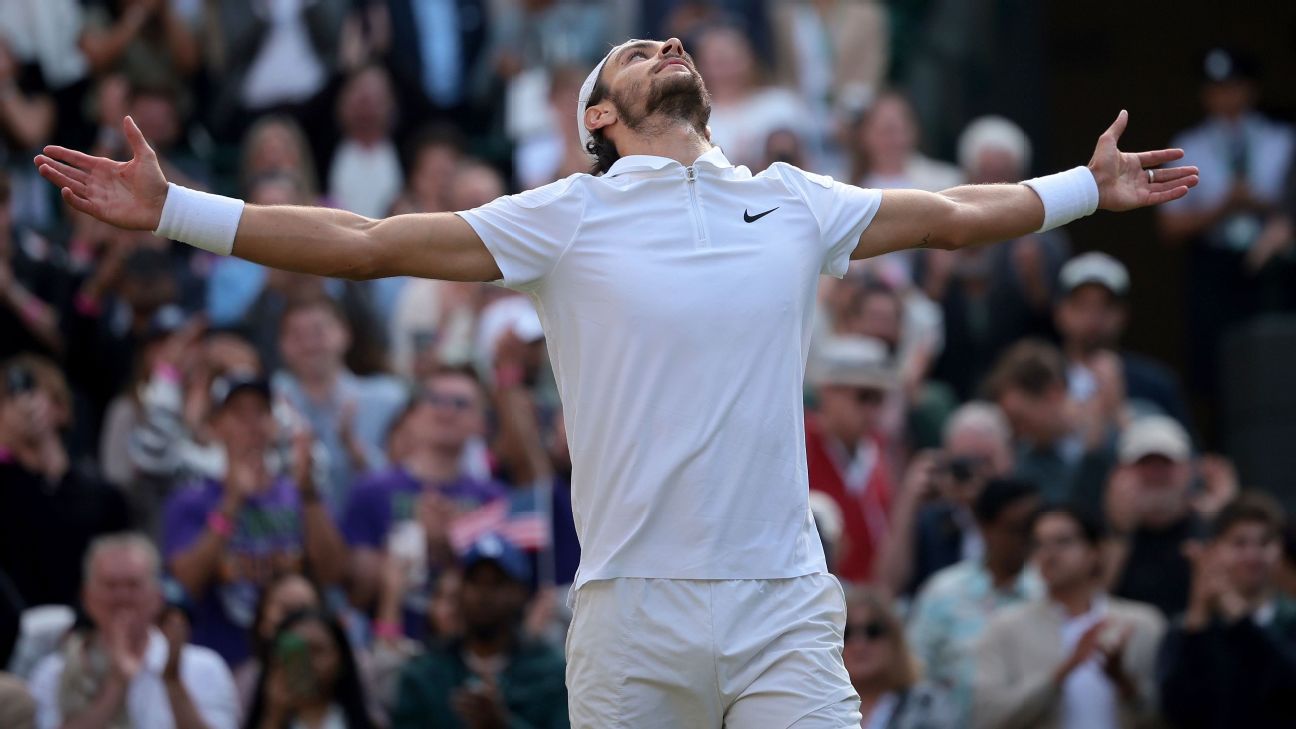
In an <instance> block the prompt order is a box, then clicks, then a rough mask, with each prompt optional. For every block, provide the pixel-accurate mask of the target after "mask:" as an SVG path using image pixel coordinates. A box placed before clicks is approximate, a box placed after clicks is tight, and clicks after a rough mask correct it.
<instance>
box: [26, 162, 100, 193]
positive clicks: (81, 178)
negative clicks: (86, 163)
mask: <svg viewBox="0 0 1296 729" xmlns="http://www.w3.org/2000/svg"><path fill="white" fill-rule="evenodd" d="M36 159H37V160H40V162H38V163H37V168H39V167H41V166H47V167H53V168H54V169H55V170H57V171H58V172H61V173H63V175H64V176H66V177H67V178H68V179H70V180H76V181H77V182H79V183H81V184H82V185H84V184H86V183H88V182H90V173H89V172H86V171H85V170H78V169H77V168H75V167H73V166H72V165H65V164H63V163H62V162H59V161H58V160H56V159H50V158H49V157H46V156H45V155H43V154H42V155H38V156H37V157H36ZM83 194H84V193H83Z"/></svg>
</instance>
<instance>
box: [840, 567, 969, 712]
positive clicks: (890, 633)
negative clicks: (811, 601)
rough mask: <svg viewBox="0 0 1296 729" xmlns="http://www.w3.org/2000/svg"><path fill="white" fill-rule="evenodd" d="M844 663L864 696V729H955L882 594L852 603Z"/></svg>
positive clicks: (860, 595) (866, 594) (863, 595)
mask: <svg viewBox="0 0 1296 729" xmlns="http://www.w3.org/2000/svg"><path fill="white" fill-rule="evenodd" d="M842 658H843V660H844V661H845V663H846V672H847V673H849V674H850V680H851V685H853V686H854V687H855V691H856V692H858V693H859V696H860V713H861V714H862V715H863V717H864V721H863V723H861V724H860V726H861V727H863V729H943V728H945V727H951V726H954V718H953V715H952V714H951V713H950V710H949V708H948V706H949V704H948V703H947V702H945V701H944V700H943V699H942V698H941V697H940V695H939V694H938V693H937V692H936V690H935V689H934V688H933V687H932V686H931V685H930V684H927V683H925V682H923V681H920V680H919V672H918V661H917V659H916V658H914V655H913V654H912V653H910V652H909V644H908V643H907V642H906V641H905V635H904V627H903V626H902V625H901V623H900V619H899V618H898V617H896V614H895V612H894V611H893V610H892V609H891V605H890V601H889V600H888V599H887V597H886V596H885V594H884V593H883V592H881V591H880V590H877V589H875V588H864V589H862V590H860V591H859V592H856V593H854V594H853V595H852V597H851V599H850V600H849V601H848V602H847V608H846V635H845V646H844V648H843V650H842Z"/></svg>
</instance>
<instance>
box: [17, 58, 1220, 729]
mask: <svg viewBox="0 0 1296 729" xmlns="http://www.w3.org/2000/svg"><path fill="white" fill-rule="evenodd" d="M580 96H581V97H580V99H579V101H578V110H577V111H578V119H579V125H580V131H581V134H582V138H584V139H586V143H587V149H588V150H589V151H590V152H591V155H592V156H594V157H595V158H596V159H597V163H596V165H595V170H596V172H598V173H601V174H598V175H586V174H578V175H573V176H571V177H568V178H566V179H563V180H559V181H557V182H554V183H552V184H549V185H546V186H544V187H541V188H537V189H535V190H531V191H528V192H524V193H522V194H519V195H512V196H508V197H503V198H500V199H498V200H495V201H494V202H492V203H489V204H487V205H484V206H482V207H480V208H476V209H474V210H468V211H463V212H459V213H445V214H431V215H402V216H397V217H393V218H388V219H385V220H370V219H366V218H362V217H360V216H357V215H353V214H351V213H347V212H342V211H338V210H322V209H314V208H300V207H278V206H270V207H261V206H244V205H243V204H242V203H241V202H239V201H233V200H230V199H228V198H217V197H216V196H209V195H205V194H202V193H195V192H193V191H189V190H186V189H184V188H181V187H177V186H174V185H170V186H169V185H168V184H167V182H166V180H165V179H164V177H163V175H162V173H161V171H160V169H159V168H158V165H157V161H156V157H155V156H154V154H153V152H152V151H151V150H150V149H149V147H148V145H147V143H146V142H145V141H144V139H143V137H142V136H141V135H140V133H139V130H138V129H136V128H135V126H134V124H133V123H131V121H130V120H129V119H128V120H126V122H125V129H126V135H127V138H128V139H129V140H130V142H131V147H132V150H133V152H134V155H135V157H134V159H132V160H131V161H129V162H113V161H110V160H105V159H98V158H94V157H90V156H87V155H84V154H81V153H79V152H75V151H72V150H67V149H63V148H59V147H50V148H47V149H46V150H45V154H43V155H41V156H38V157H37V158H36V164H37V166H38V167H39V168H40V171H41V174H43V175H44V176H45V177H46V179H48V180H50V181H51V182H53V183H54V184H56V185H58V186H59V187H61V188H62V194H63V197H64V199H65V200H66V201H67V202H68V203H69V204H70V205H71V206H72V207H74V208H76V209H78V210H81V211H84V212H86V213H89V214H90V215H93V216H95V217H97V218H100V219H102V220H105V221H107V222H109V223H111V224H113V225H117V226H120V227H124V228H133V229H143V230H156V231H157V232H158V234H159V235H163V236H165V237H169V238H173V239H176V240H181V241H183V242H186V243H190V244H192V245H197V246H200V247H203V248H206V249H207V250H213V251H216V252H218V253H225V254H228V253H233V254H235V255H238V256H240V257H242V258H246V259H248V260H251V261H255V262H257V263H261V264H263V265H267V266H273V267H277V268H284V269H289V270H293V271H302V272H307V273H314V274H320V275H325V276H344V277H349V278H374V277H380V276H397V275H407V276H425V277H430V278H440V279H450V280H457V281H499V280H502V281H503V284H504V285H505V286H508V287H510V288H513V289H517V290H519V291H522V292H525V293H526V294H528V295H529V296H530V297H531V298H532V299H533V300H534V301H535V303H536V307H537V310H538V311H539V313H540V317H541V320H542V322H543V324H544V329H545V334H546V337H547V342H548V347H549V354H550V357H551V358H552V360H553V364H554V371H555V373H556V374H557V377H558V384H559V388H560V392H561V396H562V401H563V406H564V418H565V422H566V426H567V433H568V438H569V442H570V445H571V453H572V462H573V475H572V502H573V510H574V512H575V518H576V529H577V532H578V533H579V535H580V541H581V547H582V555H581V565H580V570H579V571H578V573H577V576H576V581H575V584H574V587H573V595H572V599H573V600H574V603H575V606H574V608H575V617H574V620H573V623H572V626H571V632H570V635H569V637H568V648H567V656H568V667H567V682H568V688H569V693H570V697H571V698H570V709H571V719H572V725H573V726H576V727H600V728H602V727H610V726H677V727H690V728H693V727H701V728H707V727H717V728H718V727H721V726H728V727H793V726H795V727H798V729H805V728H806V727H834V728H836V727H846V726H859V722H860V715H859V713H858V705H859V701H858V698H857V697H856V695H855V692H854V690H852V688H851V686H850V680H849V678H848V677H847V675H846V671H845V670H844V668H843V666H842V659H841V645H842V628H843V623H844V618H845V611H844V604H843V599H842V594H841V592H840V587H839V585H838V584H837V581H836V580H835V579H834V578H833V577H832V576H831V575H829V574H828V573H827V571H826V570H825V568H824V559H823V552H822V549H821V547H820V543H819V539H818V536H817V534H816V531H815V527H814V523H813V520H812V518H811V516H810V510H809V508H808V506H807V501H808V497H807V484H806V455H805V448H804V442H805V438H804V430H803V427H804V426H803V422H802V401H801V385H802V379H803V376H804V371H805V362H806V356H807V353H808V351H809V344H810V342H809V338H810V332H811V324H812V321H811V319H812V316H813V310H814V302H815V291H816V286H817V280H818V277H819V275H820V274H821V273H826V274H831V275H834V276H838V277H840V276H842V275H843V274H844V273H845V272H846V269H847V266H848V265H849V263H850V260H851V259H859V258H869V257H872V256H877V255H881V254H883V253H888V252H890V251H896V250H901V249H905V248H913V247H924V246H930V247H939V248H951V249H952V248H960V247H963V246H968V245H975V244H977V243H984V242H989V241H999V240H1010V239H1013V238H1017V237H1019V236H1022V235H1025V234H1027V233H1030V232H1033V231H1036V230H1040V229H1042V228H1050V227H1056V226H1057V225H1061V224H1064V223H1066V222H1067V221H1069V220H1072V219H1074V218H1076V217H1080V216H1082V215H1086V214H1089V213H1091V212H1093V210H1094V209H1095V208H1096V207H1102V208H1104V209H1108V210H1128V209H1132V208H1136V207H1141V206H1146V205H1154V204H1157V203H1160V202H1164V201H1166V200H1171V199H1175V198H1178V197H1181V196H1183V195H1184V194H1186V193H1187V191H1188V188H1189V187H1191V186H1193V185H1195V184H1196V182H1197V178H1196V170H1195V169H1193V168H1173V169H1157V170H1155V171H1149V170H1148V169H1145V168H1149V167H1155V166H1158V165H1161V164H1163V163H1165V162H1168V161H1171V160H1174V159H1178V158H1179V156H1180V155H1181V153H1180V152H1179V151H1178V150H1161V151H1155V152H1144V153H1142V154H1128V153H1121V152H1119V151H1118V150H1117V148H1116V142H1117V139H1118V138H1119V136H1120V133H1121V131H1122V130H1123V129H1124V127H1125V123H1126V114H1125V113H1124V112H1121V114H1120V116H1118V117H1117V119H1116V122H1115V123H1114V124H1113V125H1112V127H1111V128H1110V129H1109V130H1108V131H1107V132H1106V133H1104V134H1103V135H1102V137H1101V138H1100V139H1099V142H1098V146H1097V149H1096V150H1095V153H1094V157H1093V160H1092V161H1091V162H1090V164H1089V167H1088V168H1084V167H1077V168H1075V169H1073V170H1071V171H1069V172H1064V173H1060V174H1058V175H1051V176H1048V177H1043V178H1038V179H1036V180H1031V181H1028V183H1027V184H1025V185H985V186H965V187H957V188H953V189H951V190H947V191H945V192H943V193H939V194H931V193H925V192H916V191H909V190H888V191H886V192H879V191H876V190H863V189H860V188H856V187H852V186H850V185H845V184H842V183H839V182H834V181H832V180H831V179H829V178H826V177H821V176H819V175H813V174H810V173H807V172H803V171H801V170H799V169H796V168H795V167H792V166H790V165H786V164H782V163H779V164H775V165H773V166H771V167H770V168H769V169H768V170H766V171H764V172H762V173H760V174H758V175H755V176H753V175H752V174H751V173H750V172H749V171H748V170H747V169H746V168H745V167H734V166H732V165H730V164H729V162H728V161H727V160H726V159H725V157H724V155H723V154H722V153H721V151H720V150H719V149H718V148H716V147H713V146H712V145H711V144H710V141H709V135H708V132H707V128H706V122H707V119H708V117H709V114H710V101H709V97H708V95H707V92H706V88H705V86H704V85H703V83H702V79H701V77H700V76H699V75H698V73H697V71H696V70H695V68H694V65H693V61H692V59H691V58H690V57H689V56H688V54H687V53H685V52H684V48H683V46H682V44H681V43H680V42H679V41H678V40H676V39H670V40H668V41H666V42H659V41H629V42H627V43H624V44H622V45H620V46H618V47H617V48H614V49H613V50H612V51H611V52H610V53H609V54H608V56H607V57H606V58H604V60H603V61H602V62H600V64H599V65H598V66H597V67H596V68H595V69H594V71H593V72H591V74H590V77H589V78H588V79H587V81H586V84H585V86H584V88H582V92H581V95H580Z"/></svg>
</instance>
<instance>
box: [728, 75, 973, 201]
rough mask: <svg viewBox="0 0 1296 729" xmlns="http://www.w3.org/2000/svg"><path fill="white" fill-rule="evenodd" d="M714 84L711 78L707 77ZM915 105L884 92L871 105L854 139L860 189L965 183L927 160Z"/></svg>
mask: <svg viewBox="0 0 1296 729" xmlns="http://www.w3.org/2000/svg"><path fill="white" fill-rule="evenodd" d="M703 75H704V76H705V77H706V78H707V80H708V84H709V83H710V78H711V77H710V76H706V75H705V74H703ZM920 137H921V132H920V130H919V128H918V120H917V118H916V117H915V116H914V111H913V106H912V105H911V104H910V103H909V100H908V99H907V98H905V97H904V95H903V94H901V93H899V92H896V91H887V92H884V93H882V94H880V95H878V97H877V98H876V99H874V100H873V103H872V104H870V105H869V106H868V111H867V112H865V114H864V116H863V117H862V118H861V119H860V121H859V123H858V124H857V125H856V127H855V130H854V135H853V138H852V139H851V142H852V145H853V147H854V153H855V164H854V170H853V171H852V173H851V179H852V180H854V181H855V184H857V185H859V186H860V187H868V188H874V189H883V190H887V189H893V188H910V189H916V190H928V191H930V192H939V191H941V190H946V189H949V188H951V187H957V186H958V185H961V184H963V181H964V180H963V172H962V171H960V170H959V168H957V167H955V166H954V165H952V164H949V163H947V162H940V161H937V160H934V159H931V158H929V157H926V156H924V155H923V154H922V152H920V151H919V150H918V143H919V142H920V141H921V139H920Z"/></svg>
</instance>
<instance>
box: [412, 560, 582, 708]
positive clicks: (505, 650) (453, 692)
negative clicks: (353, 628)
mask: <svg viewBox="0 0 1296 729" xmlns="http://www.w3.org/2000/svg"><path fill="white" fill-rule="evenodd" d="M461 564H462V569H463V584H462V586H461V588H460V594H459V612H460V619H461V620H462V621H463V629H464V635H463V638H462V640H458V641H454V642H451V643H449V644H447V645H444V646H436V647H434V648H432V649H431V650H430V651H429V652H428V653H427V654H426V655H424V656H422V657H420V658H417V659H415V660H414V661H412V662H411V663H410V664H409V665H408V666H407V667H406V669H405V672H404V674H403V675H402V676H401V680H400V689H399V693H398V699H397V704H396V710H395V712H394V713H393V715H392V727H393V729H414V728H415V727H419V728H423V727H458V726H464V725H466V726H513V725H520V726H534V727H553V728H555V729H557V728H559V727H566V726H568V717H567V688H566V685H565V684H564V679H563V677H564V674H565V669H564V667H563V659H562V655H561V654H559V653H558V652H557V651H555V650H553V649H552V648H549V647H548V646H546V645H544V644H543V643H538V642H534V641H532V640H530V639H528V638H526V637H525V636H524V635H523V631H522V618H523V609H524V607H525V605H526V601H527V593H528V590H529V587H528V586H529V585H530V584H531V579H532V576H531V568H530V565H529V563H528V561H527V558H526V556H525V555H524V554H522V552H521V550H519V549H518V548H517V547H515V546H513V545H512V544H511V543H509V542H507V541H505V540H504V539H502V538H500V537H499V536H496V535H487V536H485V537H483V538H481V539H480V540H478V541H477V542H476V543H475V544H474V545H473V546H472V548H470V549H469V550H468V552H467V553H466V554H465V555H464V557H463V560H462V563H461Z"/></svg>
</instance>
